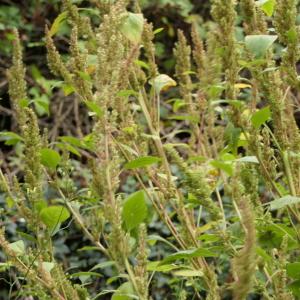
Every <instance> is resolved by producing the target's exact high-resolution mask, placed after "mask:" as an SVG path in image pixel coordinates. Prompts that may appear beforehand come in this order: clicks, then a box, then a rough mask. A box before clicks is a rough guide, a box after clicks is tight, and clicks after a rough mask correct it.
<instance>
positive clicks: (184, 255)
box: [161, 248, 217, 264]
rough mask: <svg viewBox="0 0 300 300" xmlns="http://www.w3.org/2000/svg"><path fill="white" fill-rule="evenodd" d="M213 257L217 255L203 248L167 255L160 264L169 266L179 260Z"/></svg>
mask: <svg viewBox="0 0 300 300" xmlns="http://www.w3.org/2000/svg"><path fill="white" fill-rule="evenodd" d="M215 256H217V254H215V253H213V252H211V251H210V250H208V249H205V248H199V249H189V250H183V251H178V252H177V253H174V254H171V255H169V256H168V257H166V258H165V259H164V260H163V261H162V262H161V264H169V263H171V262H174V261H176V260H179V259H191V258H194V257H215Z"/></svg>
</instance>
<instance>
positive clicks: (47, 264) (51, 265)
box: [42, 261, 55, 273]
mask: <svg viewBox="0 0 300 300" xmlns="http://www.w3.org/2000/svg"><path fill="white" fill-rule="evenodd" d="M54 266H55V263H53V262H46V261H44V262H42V267H43V269H44V270H46V271H47V272H49V273H50V272H51V270H52V269H53V268H54Z"/></svg>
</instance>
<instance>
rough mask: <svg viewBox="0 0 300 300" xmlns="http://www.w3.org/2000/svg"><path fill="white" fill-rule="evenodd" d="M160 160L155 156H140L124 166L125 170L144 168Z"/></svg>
mask: <svg viewBox="0 0 300 300" xmlns="http://www.w3.org/2000/svg"><path fill="white" fill-rule="evenodd" d="M160 161H161V159H160V158H159V157H156V156H142V157H139V158H137V159H134V160H131V161H129V162H128V163H126V164H125V166H124V167H125V169H137V168H145V167H148V166H151V165H153V164H156V163H158V162H160Z"/></svg>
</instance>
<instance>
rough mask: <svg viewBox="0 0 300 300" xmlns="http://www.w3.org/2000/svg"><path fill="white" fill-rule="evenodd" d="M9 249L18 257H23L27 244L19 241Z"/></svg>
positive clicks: (10, 245) (11, 244)
mask: <svg viewBox="0 0 300 300" xmlns="http://www.w3.org/2000/svg"><path fill="white" fill-rule="evenodd" d="M8 247H9V248H10V249H11V250H13V251H14V253H15V254H16V256H22V255H24V254H25V244H24V241H22V240H19V241H16V242H14V243H10V244H9V245H8Z"/></svg>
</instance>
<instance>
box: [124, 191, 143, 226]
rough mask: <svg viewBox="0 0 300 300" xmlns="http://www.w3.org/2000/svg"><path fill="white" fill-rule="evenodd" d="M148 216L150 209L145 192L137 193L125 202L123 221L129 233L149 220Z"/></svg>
mask: <svg viewBox="0 0 300 300" xmlns="http://www.w3.org/2000/svg"><path fill="white" fill-rule="evenodd" d="M147 214H148V208H147V204H146V199H145V194H144V192H143V191H138V192H135V193H133V194H131V195H130V196H129V197H128V198H127V199H126V200H125V202H124V205H123V211H122V219H123V221H124V223H125V226H126V229H127V230H128V231H130V230H132V229H134V228H136V227H138V226H139V225H140V224H141V223H142V222H143V221H144V220H145V219H146V218H147Z"/></svg>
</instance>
